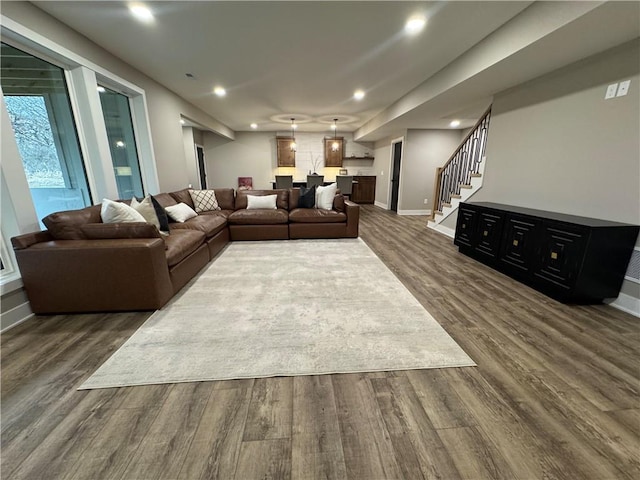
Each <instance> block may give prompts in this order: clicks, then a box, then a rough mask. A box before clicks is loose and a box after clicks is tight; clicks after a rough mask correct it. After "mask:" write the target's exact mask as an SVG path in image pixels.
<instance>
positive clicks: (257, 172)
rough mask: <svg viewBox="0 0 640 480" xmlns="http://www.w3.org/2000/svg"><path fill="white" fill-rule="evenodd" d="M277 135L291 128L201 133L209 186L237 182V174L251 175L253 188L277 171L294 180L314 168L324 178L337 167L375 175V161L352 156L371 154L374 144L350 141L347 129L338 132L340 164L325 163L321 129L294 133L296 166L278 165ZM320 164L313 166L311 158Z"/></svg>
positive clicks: (328, 178) (264, 185)
mask: <svg viewBox="0 0 640 480" xmlns="http://www.w3.org/2000/svg"><path fill="white" fill-rule="evenodd" d="M276 136H290V132H237V133H236V138H235V140H234V141H229V140H227V139H224V138H222V137H220V136H219V135H215V134H212V133H206V132H205V134H204V147H205V159H206V162H207V173H208V180H209V186H211V187H212V188H213V187H215V186H218V187H233V188H236V187H237V186H238V177H253V188H255V189H265V188H272V184H271V182H272V181H273V180H274V179H275V176H276V175H293V178H294V180H299V181H306V179H307V174H308V173H309V172H310V171H313V170H316V173H318V174H320V175H324V177H325V180H326V181H333V180H335V177H336V175H338V174H339V170H340V168H343V169H347V170H348V173H349V174H353V175H358V174H362V175H374V174H375V170H374V161H372V160H351V159H350V158H349V157H350V156H351V155H352V154H353V155H356V156H363V155H364V154H365V153H369V154H370V155H373V154H374V148H373V145H372V144H370V143H358V142H354V141H353V137H352V135H351V134H350V133H345V134H340V135H339V136H341V137H344V142H345V159H344V161H343V166H342V167H324V166H323V165H324V138H325V134H322V133H304V132H298V133H296V143H297V145H298V148H297V152H296V166H295V167H278V166H277V164H278V162H277V152H276ZM315 160H318V161H319V164H320V165H321V166H320V167H319V168H317V169H314V167H313V162H314V161H315Z"/></svg>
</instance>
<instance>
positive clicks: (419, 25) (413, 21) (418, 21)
mask: <svg viewBox="0 0 640 480" xmlns="http://www.w3.org/2000/svg"><path fill="white" fill-rule="evenodd" d="M426 24H427V19H426V18H424V17H423V16H415V17H411V18H410V19H409V20H407V23H406V24H405V25H404V30H405V31H406V32H407V33H408V34H409V35H415V34H416V33H419V32H420V31H421V30H422V29H423V28H424V26H425V25H426Z"/></svg>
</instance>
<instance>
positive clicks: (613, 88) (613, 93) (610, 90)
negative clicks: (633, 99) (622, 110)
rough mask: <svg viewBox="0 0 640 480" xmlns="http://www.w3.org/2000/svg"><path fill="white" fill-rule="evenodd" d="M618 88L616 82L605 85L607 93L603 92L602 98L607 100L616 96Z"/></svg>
mask: <svg viewBox="0 0 640 480" xmlns="http://www.w3.org/2000/svg"><path fill="white" fill-rule="evenodd" d="M617 90H618V84H617V83H612V84H611V85H609V86H608V87H607V93H605V94H604V99H605V100H608V99H610V98H613V97H615V96H616V91H617Z"/></svg>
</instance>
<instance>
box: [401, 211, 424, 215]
mask: <svg viewBox="0 0 640 480" xmlns="http://www.w3.org/2000/svg"><path fill="white" fill-rule="evenodd" d="M398 215H431V210H398Z"/></svg>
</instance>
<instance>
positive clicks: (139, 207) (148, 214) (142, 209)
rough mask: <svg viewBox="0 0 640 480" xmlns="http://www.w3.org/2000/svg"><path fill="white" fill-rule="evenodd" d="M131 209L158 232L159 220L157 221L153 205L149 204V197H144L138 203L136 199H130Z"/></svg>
mask: <svg viewBox="0 0 640 480" xmlns="http://www.w3.org/2000/svg"><path fill="white" fill-rule="evenodd" d="M131 208H133V209H134V210H135V211H136V212H138V213H139V214H140V215H142V216H143V217H144V219H145V221H147V222H148V223H150V224H151V225H155V226H156V228H157V229H158V230H160V220H158V215H156V209H155V208H153V203H152V202H151V197H150V196H149V195H147V196H146V197H144V199H143V200H142V201H141V202H139V201H138V199H137V198H136V197H133V198H132V199H131Z"/></svg>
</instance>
